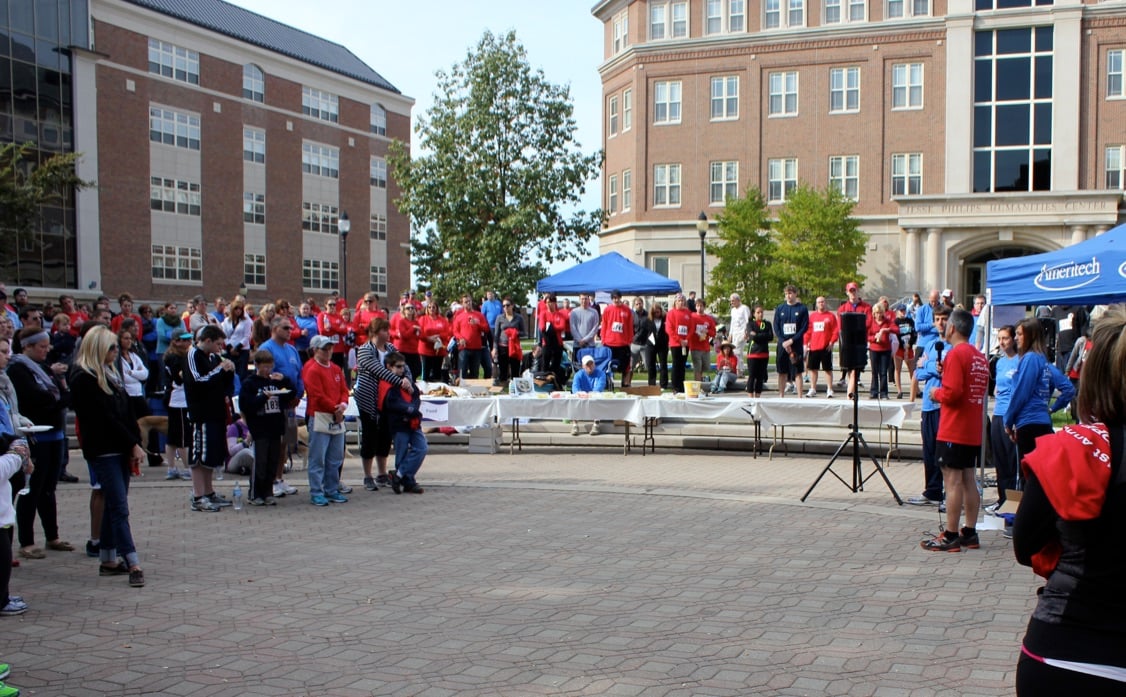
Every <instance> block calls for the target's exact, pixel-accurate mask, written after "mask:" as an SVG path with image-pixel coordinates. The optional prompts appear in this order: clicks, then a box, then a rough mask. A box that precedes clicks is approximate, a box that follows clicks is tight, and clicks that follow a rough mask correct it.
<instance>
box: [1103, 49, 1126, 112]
mask: <svg viewBox="0 0 1126 697" xmlns="http://www.w3.org/2000/svg"><path fill="white" fill-rule="evenodd" d="M1124 67H1126V50H1123V49H1121V48H1116V49H1111V50H1109V51H1107V52H1106V98H1107V99H1126V79H1124V78H1126V72H1124V70H1123V68H1124Z"/></svg>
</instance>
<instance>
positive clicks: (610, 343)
mask: <svg viewBox="0 0 1126 697" xmlns="http://www.w3.org/2000/svg"><path fill="white" fill-rule="evenodd" d="M631 341H633V310H631V309H629V307H628V306H626V304H625V303H623V302H622V291H620V290H615V291H611V293H610V305H609V306H608V307H607V308H606V309H605V310H603V311H602V345H603V346H606V347H607V348H609V349H610V353H611V354H613V356H614V360H615V361H617V362H618V368H619V369H621V371H622V387H629V374H630V365H629V359H630V353H629V344H630V342H631Z"/></svg>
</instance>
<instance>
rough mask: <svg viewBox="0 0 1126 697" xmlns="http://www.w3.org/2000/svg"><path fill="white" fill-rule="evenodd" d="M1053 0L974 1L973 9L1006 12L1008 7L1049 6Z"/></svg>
mask: <svg viewBox="0 0 1126 697" xmlns="http://www.w3.org/2000/svg"><path fill="white" fill-rule="evenodd" d="M1052 3H1053V0H975V1H974V9H975V10H978V11H984V10H1006V9H1008V8H1010V7H1032V6H1034V5H1051V4H1052Z"/></svg>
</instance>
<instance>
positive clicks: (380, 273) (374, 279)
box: [371, 266, 387, 294]
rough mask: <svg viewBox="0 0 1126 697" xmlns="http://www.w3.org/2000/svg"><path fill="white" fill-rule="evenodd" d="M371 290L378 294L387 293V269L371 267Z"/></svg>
mask: <svg viewBox="0 0 1126 697" xmlns="http://www.w3.org/2000/svg"><path fill="white" fill-rule="evenodd" d="M371 289H372V291H374V292H376V293H383V294H386V293H387V267H386V266H373V267H371Z"/></svg>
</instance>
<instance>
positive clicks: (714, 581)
mask: <svg viewBox="0 0 1126 697" xmlns="http://www.w3.org/2000/svg"><path fill="white" fill-rule="evenodd" d="M582 439H583V440H584V441H585V440H589V439H588V437H586V436H583V437H582ZM576 440H578V439H576ZM617 442H618V441H617V440H616V439H614V440H609V439H607V443H606V444H607V446H608V447H607V449H605V450H602V449H581V448H558V447H557V448H551V449H548V448H536V449H525V452H524V453H523V454H517V455H515V456H509V455H492V456H489V455H474V456H470V455H466V454H464V453H463V452H461V451H462V450H464V447H462V448H457V449H454V448H446V447H437V448H435V449H434V451H433V452H432V454H431V457H430V458H429V460H428V462H427V464H426V467H425V469H424V470H423V473H422V475H424V476H420V481H422V483H423V484H424V485H425V486H426V488H427V492H426V494H425V495H423V496H406V495H403V496H398V497H396V496H394V495H393V494H392V493H391V492H390V491H383V490H381V491H379V492H377V493H370V492H366V491H363V490H362V489H360V488H357V490H356V491H355V492H354V493H353V494H352V496H351V499H352V501H351V502H349V503H348V504H344V505H340V506H333V507H332V508H330V509H319V508H315V507H313V506H310V505H309V504H308V503H307V497H306V496H299V497H297V498H294V497H288V498H287V499H283V500H282V502H281V505H280V506H278V507H277V508H268V509H248V510H244V511H242V512H238V513H236V512H234V511H231V510H226V511H224V512H222V513H218V514H210V513H192V512H190V511H189V510H188V506H187V496H188V491H189V485H188V483H187V482H183V483H180V482H172V483H165V482H163V481H161V480H160V475H162V474H163V470H159V471H158V470H157V469H149V470H147V472H146V474H147V475H148V476H147V477H146V479H145V480H143V481H141V482H138V483H137V484H136V485H135V488H134V490H133V494H132V517H133V518H132V519H133V529H134V533H135V535H136V537H137V539H138V546H139V547H140V549H141V555H142V563H143V565H144V567H145V576H146V579H147V581H148V585H147V586H146V587H145V588H143V589H139V590H138V589H131V588H129V587H128V586H127V584H126V581H125V579H124V578H99V577H98V575H97V570H96V561H95V560H90V559H87V558H86V557H85V556H84V555H83V554H82V553H81V552H71V553H59V552H49V553H48V554H49V555H50V556H49V557H48V559H46V560H42V561H24V562H23V564H22V566H21V567H20V568H18V569H15V570H14V573H13V579H12V591H13V593H17V594H22V595H23V596H24V597H25V598H26V600H27V601H28V602H29V603H30V604H31V606H32V609H31V610H30V611H29V612H28V613H27V614H25V615H23V616H20V617H12V618H0V631H2V633H3V637H4V639H3V643H2V647H3V649H2V654H0V660H2V661H5V662H8V663H11V664H12V665H13V671H12V675H11V677H10V678H8V682H10V683H11V684H14V685H18V686H20V687H22V688H24V690H25V694H28V695H97V694H107V695H157V694H159V695H196V694H206V695H208V696H209V697H218V696H226V695H230V696H235V695H340V696H342V697H346V696H353V695H356V696H358V695H427V696H430V695H434V696H438V695H481V696H485V695H509V696H513V697H519V696H522V695H685V696H687V695H694V696H698V695H709V696H716V697H718V696H721V695H887V696H892V695H912V696H920V697H921V696H924V695H1010V694H1012V692H1013V689H1012V684H1013V669H1014V666H1015V663H1016V657H1017V652H1018V648H1019V642H1020V638H1021V636H1022V634H1023V630H1024V625H1025V622H1026V621H1027V617H1028V613H1029V611H1030V609H1031V607H1032V603H1033V598H1034V591H1035V588H1036V587H1037V584H1036V581H1035V578H1034V577H1033V576H1032V574H1031V572H1030V571H1028V570H1027V569H1024V568H1022V567H1018V566H1017V565H1016V564H1015V562H1014V561H1013V559H1012V552H1011V548H1010V545H1009V543H1008V542H1007V541H1006V540H1004V539H1003V538H1001V536H1000V533H998V532H995V531H988V532H984V533H983V534H982V549H980V550H973V551H967V552H964V553H962V554H958V555H954V554H945V553H943V554H938V553H927V552H923V551H922V550H920V549H918V546H917V543H918V540H919V539H921V533H922V531H924V530H935V529H936V527H937V514H936V512H935V510H934V509H927V510H920V509H917V508H911V507H906V506H905V507H903V508H899V507H897V506H896V505H895V503H894V501H893V500H892V498H891V495H890V494H889V493H888V492H887V489H886V488H885V487H884V485H883V483H882V482H880V481H878V480H873V481H872V482H870V484H869V487H868V490H867V491H865V492H861V493H859V494H852V493H850V492H849V491H848V490H847V489H846V488H845V487H843V486H841V484H840V483H839V482H837V481H836V480H832V479H829V480H826V481H823V482H822V483H821V484H820V485H819V487H818V488H817V489H816V490H815V491H814V492H813V495H812V496H811V497H810V499H809V501H808V502H807V503H806V504H801V503H799V502H798V498H799V497H800V496H801V494H802V493H803V492H804V491H805V488H806V487H807V486H808V485H809V484H810V483H811V482H812V481H813V478H814V477H815V476H816V475H817V473H818V472H820V470H821V468H822V467H823V466H824V463H825V461H826V459H825V458H823V457H816V458H814V457H802V458H799V457H788V458H787V457H782V458H776V459H774V460H773V461H772V462H771V461H767V460H766V459H764V458H759V459H758V460H752V459H751V458H750V457H748V456H746V455H743V454H738V453H729V452H728V453H724V452H697V451H675V450H665V451H658V453H657V454H656V455H649V456H646V457H644V458H643V457H641V456H640V455H638V454H634V455H630V456H629V457H622V456H621V454H620V450H617V449H615V447H614V446H615V445H616V444H617ZM75 464H76V465H78V466H77V467H76V466H74V465H72V467H71V469H72V471H75V472H81V471H82V469H83V468H82V467H81V461H80V460H79V461H78V462H77V463H75ZM846 465H847V463H846ZM840 471H841V472H842V474H846V475H847V473H848V469H847V466H846V467H844V468H842V469H841V470H840ZM357 472H358V462H357V461H355V459H354V458H349V462H348V465H347V467H346V470H345V478H346V480H347V481H349V483H352V484H353V485H355V484H356V483H357V482H358V476H357ZM890 474H891V476H892V478H893V481H894V482H895V483H896V486H897V487H898V488H899V491H900V494H901V495H904V496H907V495H912V494H916V493H918V491H917V489H918V488H919V483H920V482H921V479H922V466H921V464H919V463H906V464H893V465H892V467H891V469H890ZM303 475H304V473H303V472H298V473H295V475H294V476H292V477H291V481H293V482H294V483H296V484H298V485H299V486H300V487H301V489H302V491H304V490H305V486H304V483H303V482H302V479H301V478H302V476H303ZM149 480H152V481H149ZM231 484H232V480H231V479H230V476H229V475H228V479H227V480H225V481H223V482H220V487H219V488H220V491H224V492H225V491H227V490H229V488H230V486H231ZM243 484H244V486H245V481H244V482H243ZM87 492H88V490H87V489H86V488H85V486H84V485H82V484H79V485H62V486H61V487H60V494H59V500H60V509H61V511H60V518H61V520H62V530H63V537H64V538H65V539H69V540H71V541H72V542H75V543H78V542H80V541H83V540H84V539H85V533H86V527H87V523H86V520H87V513H86V504H87V500H88V493H87ZM37 534H38V533H37Z"/></svg>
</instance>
